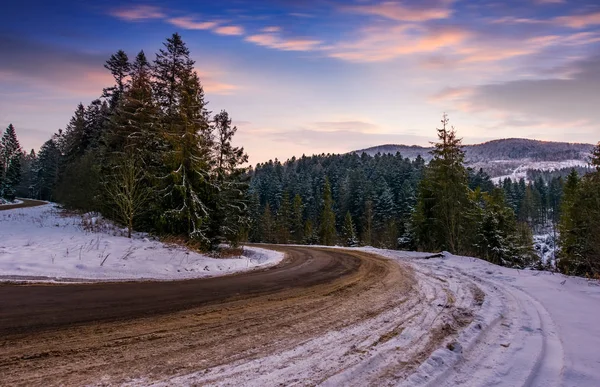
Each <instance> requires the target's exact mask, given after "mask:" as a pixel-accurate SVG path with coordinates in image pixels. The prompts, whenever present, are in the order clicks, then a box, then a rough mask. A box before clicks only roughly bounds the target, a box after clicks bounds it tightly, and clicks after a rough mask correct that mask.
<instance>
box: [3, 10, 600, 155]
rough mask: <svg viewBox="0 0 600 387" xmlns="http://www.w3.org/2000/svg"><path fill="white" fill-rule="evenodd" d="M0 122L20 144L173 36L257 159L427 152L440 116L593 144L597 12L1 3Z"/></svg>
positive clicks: (599, 76)
mask: <svg viewBox="0 0 600 387" xmlns="http://www.w3.org/2000/svg"><path fill="white" fill-rule="evenodd" d="M2 13H3V22H2V23H1V25H0V128H1V129H3V128H5V127H6V126H8V124H9V123H12V124H14V126H15V128H16V130H17V135H18V137H19V140H20V142H21V145H22V146H23V148H24V149H27V150H29V149H36V150H37V149H39V147H40V146H41V145H42V143H43V142H44V141H46V140H47V139H48V138H50V136H51V135H52V133H54V132H56V131H57V130H58V129H59V128H64V127H65V126H66V125H67V123H68V121H69V119H70V117H71V116H72V115H73V112H74V110H75V107H76V105H77V104H78V103H79V102H82V103H83V104H89V103H90V102H91V101H92V100H94V99H96V98H98V97H100V95H101V93H102V89H103V88H104V87H107V86H110V85H111V84H112V83H113V82H112V78H111V76H110V74H109V73H108V71H107V70H106V69H104V67H103V64H104V62H105V61H106V60H107V59H108V57H109V56H110V55H111V54H113V53H115V52H116V51H117V50H119V49H122V50H125V51H126V52H127V53H128V55H129V56H130V58H133V57H135V55H136V54H137V52H139V51H140V50H144V52H145V53H146V54H147V56H148V57H149V58H154V56H155V53H156V52H157V51H158V50H159V49H160V48H161V47H162V44H163V42H164V41H165V39H166V38H167V37H169V36H170V35H172V34H173V33H175V32H178V33H179V34H181V35H182V37H183V40H184V41H185V42H186V44H187V45H188V47H189V49H190V51H191V56H192V58H193V59H194V60H195V61H196V70H197V71H198V74H199V75H200V79H201V81H202V84H203V86H204V89H205V92H206V98H207V100H208V101H209V102H210V103H209V106H208V108H209V110H211V111H213V112H215V113H217V112H219V111H220V110H221V109H225V110H227V111H228V112H229V114H230V116H231V117H232V118H233V121H234V124H235V125H236V126H237V128H238V132H237V134H236V138H235V142H236V144H237V145H242V146H244V148H245V149H246V151H247V152H248V154H249V156H250V162H251V163H257V162H264V161H267V160H269V159H275V158H279V159H280V160H285V159H287V158H290V157H292V156H301V155H302V154H306V155H311V154H319V153H341V152H347V151H351V150H356V149H362V148H366V147H369V146H375V145H381V144H387V143H397V144H408V145H412V144H416V145H427V144H428V143H429V142H430V141H433V140H435V136H436V131H435V128H436V127H437V126H439V122H440V119H441V116H442V114H443V113H444V112H446V113H448V115H449V118H450V122H451V124H453V125H454V126H455V128H456V130H457V131H458V134H459V136H461V137H463V142H464V143H478V142H482V141H487V140H491V139H497V138H509V137H523V138H533V139H539V140H545V141H568V142H588V143H596V142H598V141H599V140H600V125H599V122H600V2H598V1H597V0H590V1H567V0H518V1H494V0H492V1H460V0H405V1H385V0H354V1H339V0H219V1H203V0H196V1H181V0H173V1H144V0H141V1H132V2H126V1H113V0H98V1H94V2H89V1H66V0H53V1H45V0H44V1H37V0H36V1H34V0H21V1H18V2H17V1H13V2H9V4H4V5H3V6H2Z"/></svg>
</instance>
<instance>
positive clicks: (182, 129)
mask: <svg viewBox="0 0 600 387" xmlns="http://www.w3.org/2000/svg"><path fill="white" fill-rule="evenodd" d="M105 67H106V69H107V70H108V71H110V73H111V74H112V75H113V77H114V84H113V85H110V86H108V87H106V88H105V89H104V90H102V91H101V93H100V91H99V98H98V99H96V100H94V101H92V102H91V103H90V104H89V105H88V106H84V105H83V104H79V105H78V106H77V107H76V109H75V112H74V115H73V117H72V118H71V120H70V122H69V123H68V125H67V126H66V127H65V129H64V130H59V131H58V132H57V133H55V134H54V135H53V136H52V137H51V138H50V139H48V141H46V142H45V143H44V144H43V145H42V147H41V148H40V150H39V152H38V153H37V154H36V153H35V152H34V151H33V150H32V151H31V152H29V153H26V152H23V150H22V149H21V146H20V145H19V141H18V139H17V134H16V130H15V128H14V127H13V125H9V126H8V128H7V129H6V131H5V132H4V134H3V136H2V139H1V141H0V198H2V200H9V201H11V200H13V199H14V198H15V197H30V198H37V199H42V200H49V201H54V202H58V203H60V204H61V205H63V206H64V207H65V208H68V209H73V210H79V211H84V212H88V211H98V212H101V213H102V214H103V215H104V216H106V217H108V218H110V219H113V220H115V221H116V222H118V223H120V224H122V225H123V226H125V227H126V228H127V229H128V231H129V235H131V231H132V230H133V229H136V230H140V231H148V232H152V233H154V234H158V235H176V236H181V237H184V238H186V239H187V240H190V241H196V242H198V245H199V246H201V247H203V248H205V249H214V248H215V247H216V246H217V245H218V244H219V243H221V242H224V241H226V242H229V243H230V244H233V245H237V244H238V243H240V242H244V241H250V242H266V243H297V244H322V245H335V244H340V245H344V246H375V247H380V248H389V249H411V250H422V251H442V250H447V251H449V252H452V253H455V254H461V255H471V256H477V257H481V258H483V259H486V260H489V261H491V262H494V263H497V264H501V265H506V266H513V267H521V268H524V267H540V268H541V266H542V264H541V262H540V259H539V257H537V256H536V254H535V252H534V250H533V242H532V234H533V233H549V234H551V235H552V236H553V237H554V238H558V242H559V246H560V249H559V251H558V256H557V257H556V266H555V267H556V268H557V269H559V270H560V271H562V272H565V273H569V274H576V275H589V276H598V275H599V274H600V239H599V238H600V196H599V195H600V144H599V145H598V147H596V148H594V149H593V151H592V154H591V156H590V159H591V164H590V167H588V168H579V169H578V170H576V169H571V170H569V173H568V176H566V177H565V173H566V171H555V172H544V171H533V172H531V173H530V174H529V175H528V179H527V180H525V179H520V180H519V181H513V180H511V179H505V180H504V181H502V182H500V184H499V185H495V184H494V183H493V182H492V180H491V179H490V176H489V175H488V174H487V173H486V172H484V171H483V170H482V169H479V170H474V169H472V168H467V167H466V166H465V157H466V154H465V151H464V148H463V146H462V144H461V140H460V139H459V138H458V137H457V135H456V131H455V130H454V128H453V127H451V126H450V125H449V121H448V118H447V117H446V116H444V118H443V119H442V122H441V123H442V127H441V128H440V129H437V134H438V141H437V143H436V144H435V145H434V147H432V148H431V151H430V154H429V155H428V157H427V160H428V161H427V162H426V160H425V159H424V158H422V157H420V156H418V157H416V158H412V159H411V158H408V157H405V155H403V154H401V153H396V154H379V153H377V154H374V155H370V154H368V153H365V152H363V153H361V154H359V153H356V152H353V153H348V154H343V155H331V154H327V155H326V154H321V155H315V156H310V157H307V156H302V157H300V158H291V159H289V160H287V161H285V162H280V161H278V160H275V161H269V162H266V163H262V164H258V165H256V167H255V168H252V167H245V165H246V164H247V160H248V157H247V155H246V154H245V152H244V149H243V148H241V147H234V146H233V145H232V139H233V136H234V135H235V133H236V130H237V129H236V128H235V127H233V126H232V124H231V118H230V117H229V115H228V113H227V112H226V111H221V112H219V113H217V114H212V113H211V112H209V111H208V110H207V101H205V97H204V92H203V89H202V85H201V82H200V80H199V78H198V76H197V74H196V72H195V71H194V61H193V60H191V59H190V53H189V50H188V49H187V47H186V45H185V43H184V42H183V41H182V40H181V37H180V36H179V35H178V34H174V35H173V36H171V37H170V38H168V39H167V40H166V42H165V43H164V47H163V48H162V49H161V50H160V51H159V52H158V53H157V54H156V55H155V58H154V60H153V61H152V62H150V61H149V60H148V59H147V57H146V55H145V54H144V52H143V51H142V52H139V53H138V54H137V56H136V57H135V58H134V59H133V60H130V59H129V57H128V55H127V54H126V53H125V52H123V51H118V52H117V53H115V54H114V55H112V56H111V57H110V58H109V60H108V61H107V62H106V64H105ZM578 171H579V173H578Z"/></svg>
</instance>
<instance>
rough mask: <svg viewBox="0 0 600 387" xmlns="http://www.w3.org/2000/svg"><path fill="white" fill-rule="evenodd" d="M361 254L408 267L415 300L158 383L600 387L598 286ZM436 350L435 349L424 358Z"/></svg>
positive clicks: (446, 260)
mask: <svg viewBox="0 0 600 387" xmlns="http://www.w3.org/2000/svg"><path fill="white" fill-rule="evenodd" d="M359 250H362V251H367V252H372V253H376V254H379V255H383V256H385V257H388V258H391V259H394V260H397V261H399V262H401V263H403V264H408V265H410V266H411V267H412V268H413V269H414V272H415V278H416V279H417V281H418V286H417V289H416V290H415V293H414V294H412V295H411V297H410V298H409V299H408V300H407V301H406V302H402V303H400V304H399V305H397V306H392V307H391V308H390V309H388V310H387V311H386V312H384V313H383V314H381V315H379V316H375V317H373V318H371V319H369V320H365V321H363V322H362V323H361V324H359V325H352V326H348V327H347V328H344V329H343V330H340V331H332V332H329V333H327V334H325V335H322V336H317V337H315V338H314V339H312V340H309V341H306V342H305V343H303V344H302V345H299V346H297V347H295V348H292V349H289V350H286V351H284V352H280V353H273V354H272V355H269V356H267V357H262V358H259V359H255V360H251V361H247V360H244V361H240V362H238V363H233V364H228V365H226V366H222V367H217V368H214V369H207V370H202V371H201V372H198V373H193V374H189V375H184V376H178V377H175V378H172V379H169V378H168V379H167V380H165V381H164V382H160V383H157V385H173V384H175V385H192V384H194V385H195V384H200V385H202V384H211V385H241V384H244V385H249V386H262V385H276V384H279V383H281V382H282V381H288V382H290V383H291V384H294V385H303V384H305V383H306V384H309V385H313V384H314V385H325V386H338V385H349V386H360V385H380V386H386V385H390V386H391V385H393V386H398V385H400V386H457V385H461V386H468V387H479V386H507V387H508V386H511V387H512V386H540V387H542V386H543V387H546V386H581V387H597V386H600V352H599V351H598V348H600V324H598V320H599V318H600V309H599V308H598V307H599V306H600V286H599V284H598V282H596V281H587V280H585V279H583V278H576V277H567V276H563V275H559V274H552V273H549V272H539V271H522V270H515V269H508V268H502V267H499V266H495V265H492V264H490V263H487V262H485V261H482V260H479V259H475V258H469V257H458V256H453V255H450V254H446V255H445V256H444V257H443V258H433V259H424V257H426V256H427V254H423V253H410V252H400V251H390V250H379V249H374V248H359ZM477 289H479V290H480V291H482V292H483V294H484V297H480V296H478V294H481V293H478V292H479V290H477ZM398 297H399V298H401V297H403V295H398ZM474 301H475V303H474ZM357 302H358V300H357ZM457 313H458V314H461V313H462V314H464V315H465V316H472V321H471V322H470V323H469V324H468V325H467V326H462V327H461V328H460V329H459V330H458V331H457V332H456V333H453V334H450V335H449V336H448V337H447V338H446V339H444V340H443V341H442V342H441V344H440V342H439V341H435V340H434V339H432V337H434V336H436V332H437V334H439V333H440V332H441V331H443V330H444V329H454V328H452V327H455V326H456V319H455V318H456V315H457ZM383 337H385V338H386V340H385V342H384V341H383V340H382V338H383ZM432 342H433V343H437V344H436V345H437V347H436V348H437V349H435V348H434V349H433V350H432V352H429V353H430V355H428V356H427V357H426V358H421V357H419V356H420V355H419V354H421V353H427V351H431V350H428V345H429V344H428V343H432ZM413 364H414V366H413ZM407 370H408V371H407ZM131 384H133V385H146V384H152V383H149V381H136V382H133V383H131Z"/></svg>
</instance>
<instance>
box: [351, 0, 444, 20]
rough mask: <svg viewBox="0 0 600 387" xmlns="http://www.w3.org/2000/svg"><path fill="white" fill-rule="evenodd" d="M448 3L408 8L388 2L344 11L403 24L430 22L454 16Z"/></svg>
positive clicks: (354, 7)
mask: <svg viewBox="0 0 600 387" xmlns="http://www.w3.org/2000/svg"><path fill="white" fill-rule="evenodd" d="M447 3H448V2H440V3H439V4H434V5H431V4H427V2H425V4H420V6H418V7H415V6H408V5H405V4H403V3H402V2H398V1H386V2H383V3H379V4H372V5H355V6H346V7H343V8H342V9H343V10H346V11H348V12H355V13H360V14H364V15H374V16H380V17H382V18H385V19H390V20H396V21H403V22H423V21H428V20H438V19H447V18H449V17H450V16H452V9H451V8H449V7H448V6H447Z"/></svg>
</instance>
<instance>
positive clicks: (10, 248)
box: [0, 204, 283, 281]
mask: <svg viewBox="0 0 600 387" xmlns="http://www.w3.org/2000/svg"><path fill="white" fill-rule="evenodd" d="M124 235H125V233H124V232H123V230H121V229H119V228H117V227H115V226H114V225H113V224H112V223H110V222H107V221H104V220H102V219H101V218H97V217H92V216H84V217H81V216H77V215H65V214H62V213H61V212H60V211H59V210H58V209H57V208H56V206H55V205H53V204H48V205H43V206H38V207H31V208H20V209H12V210H5V211H1V212H0V281H2V280H3V281H14V280H36V281H37V280H43V279H45V280H50V281H81V280H83V281H85V280H93V281H96V280H101V281H111V280H149V279H154V280H174V279H187V278H199V277H214V276H220V275H226V274H231V273H234V272H239V271H246V270H251V269H254V268H264V267H268V266H272V265H275V264H276V263H278V262H279V261H281V260H282V259H283V254H281V253H278V252H273V251H271V250H265V249H260V248H255V247H245V248H244V253H243V255H242V256H240V257H233V258H226V259H221V258H211V257H207V256H205V255H201V254H198V253H196V252H193V251H190V250H188V249H185V248H183V247H180V246H173V245H167V244H164V243H161V242H159V241H156V240H153V239H152V238H150V237H147V236H145V235H142V234H136V235H134V237H133V238H131V239H128V238H126V237H125V236H124Z"/></svg>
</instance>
